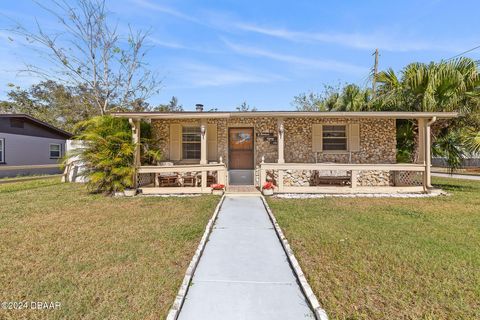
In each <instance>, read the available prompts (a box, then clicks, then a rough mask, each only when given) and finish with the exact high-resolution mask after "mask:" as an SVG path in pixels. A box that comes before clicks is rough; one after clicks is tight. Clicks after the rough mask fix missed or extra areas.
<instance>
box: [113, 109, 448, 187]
mask: <svg viewBox="0 0 480 320" xmlns="http://www.w3.org/2000/svg"><path fill="white" fill-rule="evenodd" d="M114 116H116V117H123V118H128V119H129V121H130V123H131V125H132V130H133V131H132V132H133V138H134V141H139V139H140V135H141V132H140V125H139V122H140V121H141V120H148V121H151V123H152V130H153V134H154V136H155V137H156V138H159V141H160V142H159V147H160V149H161V151H162V154H163V158H164V160H163V161H162V163H159V166H140V165H139V164H138V160H137V166H136V167H137V172H138V176H137V181H136V183H137V186H138V187H139V188H140V190H141V191H142V192H143V193H172V192H179V193H186V192H205V193H206V192H210V188H209V186H210V185H211V184H212V183H215V182H216V183H222V184H226V185H227V189H228V186H229V185H238V184H240V185H255V186H260V187H261V186H262V185H263V184H264V183H265V182H266V181H273V182H274V184H275V185H276V190H275V191H276V192H307V193H310V192H328V193H329V192H340V193H345V192H347V193H357V192H404V191H408V192H411V191H418V192H425V191H428V188H429V187H430V159H431V156H430V147H429V146H430V125H431V123H433V122H434V121H435V120H436V119H441V118H452V117H456V116H457V114H456V113H421V112H420V113H416V112H298V111H286V112H274V111H271V112H260V111H259V112H178V113H155V112H152V113H115V114H114ZM397 119H415V120H417V121H418V128H419V132H418V133H419V142H420V143H419V148H420V150H419V154H420V157H419V161H418V163H409V164H399V163H396V120H397ZM138 152H140V150H138ZM136 159H139V154H138V155H137V158H136Z"/></svg>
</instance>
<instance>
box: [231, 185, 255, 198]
mask: <svg viewBox="0 0 480 320" xmlns="http://www.w3.org/2000/svg"><path fill="white" fill-rule="evenodd" d="M225 193H226V194H239V195H256V196H258V195H260V191H258V189H257V188H255V186H253V185H237V186H235V185H234V186H232V185H230V186H228V187H227V190H226V191H225Z"/></svg>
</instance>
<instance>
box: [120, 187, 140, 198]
mask: <svg viewBox="0 0 480 320" xmlns="http://www.w3.org/2000/svg"><path fill="white" fill-rule="evenodd" d="M123 193H124V194H125V197H133V196H135V195H136V194H137V190H135V189H125V191H123Z"/></svg>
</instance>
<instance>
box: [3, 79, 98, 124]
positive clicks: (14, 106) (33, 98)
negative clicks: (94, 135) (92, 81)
mask: <svg viewBox="0 0 480 320" xmlns="http://www.w3.org/2000/svg"><path fill="white" fill-rule="evenodd" d="M11 88H12V90H10V91H9V92H8V93H7V95H8V98H9V100H8V101H2V102H0V112H4V113H26V114H29V115H31V116H33V117H35V118H37V119H39V120H42V121H45V122H48V123H50V124H52V125H54V126H56V127H59V128H62V129H64V130H67V131H71V130H73V128H74V126H75V125H76V123H78V122H79V121H83V120H86V119H88V118H90V117H93V116H96V115H98V114H99V112H98V109H96V108H95V106H93V105H91V104H90V100H89V98H88V96H89V92H88V89H87V88H85V87H66V86H63V85H61V84H58V83H56V82H54V81H43V82H40V83H38V84H34V85H32V86H31V87H29V88H28V89H22V88H20V87H15V86H13V85H11Z"/></svg>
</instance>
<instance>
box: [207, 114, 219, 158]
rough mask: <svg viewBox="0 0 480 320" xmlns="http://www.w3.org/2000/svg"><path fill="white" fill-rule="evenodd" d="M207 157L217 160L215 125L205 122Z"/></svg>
mask: <svg viewBox="0 0 480 320" xmlns="http://www.w3.org/2000/svg"><path fill="white" fill-rule="evenodd" d="M207 159H208V161H218V154H217V125H216V124H214V123H212V124H207Z"/></svg>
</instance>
